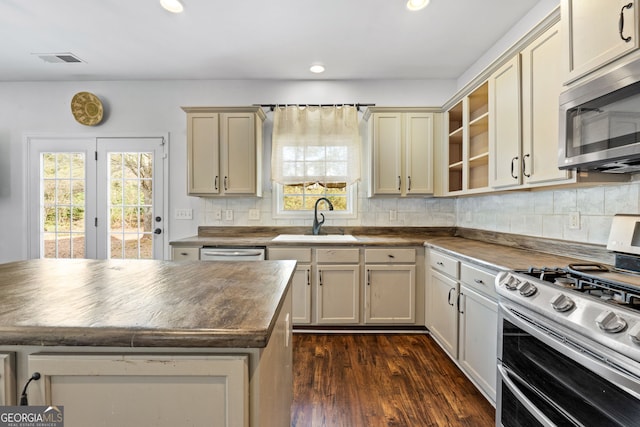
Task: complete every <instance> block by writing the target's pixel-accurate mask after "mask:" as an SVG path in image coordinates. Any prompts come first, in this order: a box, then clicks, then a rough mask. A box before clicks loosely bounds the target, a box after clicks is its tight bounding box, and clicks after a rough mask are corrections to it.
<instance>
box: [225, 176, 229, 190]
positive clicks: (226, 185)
mask: <svg viewBox="0 0 640 427" xmlns="http://www.w3.org/2000/svg"><path fill="white" fill-rule="evenodd" d="M227 181H228V179H227V177H226V176H225V177H224V191H227Z"/></svg>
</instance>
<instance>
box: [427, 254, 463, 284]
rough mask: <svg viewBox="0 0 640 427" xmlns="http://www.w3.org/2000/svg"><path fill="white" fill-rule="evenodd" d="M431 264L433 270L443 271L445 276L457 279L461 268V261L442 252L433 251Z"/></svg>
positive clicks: (430, 256)
mask: <svg viewBox="0 0 640 427" xmlns="http://www.w3.org/2000/svg"><path fill="white" fill-rule="evenodd" d="M429 263H430V265H431V268H433V269H435V270H438V271H441V272H443V273H444V274H446V275H448V276H451V277H453V278H455V279H457V278H458V277H459V276H458V271H459V267H460V261H458V260H457V259H455V258H453V257H450V256H447V255H444V254H442V253H440V252H436V251H431V252H430V254H429Z"/></svg>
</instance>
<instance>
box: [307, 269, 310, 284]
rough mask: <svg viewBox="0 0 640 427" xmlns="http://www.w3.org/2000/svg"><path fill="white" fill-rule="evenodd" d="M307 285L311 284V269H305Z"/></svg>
mask: <svg viewBox="0 0 640 427" xmlns="http://www.w3.org/2000/svg"><path fill="white" fill-rule="evenodd" d="M307 286H311V270H309V269H307Z"/></svg>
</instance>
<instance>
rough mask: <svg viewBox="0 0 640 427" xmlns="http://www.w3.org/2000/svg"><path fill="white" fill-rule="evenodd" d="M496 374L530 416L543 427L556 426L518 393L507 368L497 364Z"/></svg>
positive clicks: (518, 389) (518, 390)
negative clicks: (497, 373)
mask: <svg viewBox="0 0 640 427" xmlns="http://www.w3.org/2000/svg"><path fill="white" fill-rule="evenodd" d="M498 372H499V375H500V379H501V380H502V382H503V383H504V385H506V386H507V387H508V388H509V390H510V391H511V393H513V394H514V395H515V396H516V398H517V399H518V401H519V402H520V403H521V404H522V405H524V407H525V408H527V410H528V411H529V413H530V414H531V415H533V416H534V417H535V418H536V419H537V420H538V421H540V423H542V425H544V426H545V427H555V426H556V424H555V423H553V422H552V421H551V420H550V419H549V418H547V416H546V415H545V414H543V413H542V411H540V409H538V408H537V407H536V406H535V405H534V404H533V402H531V401H530V400H529V399H528V398H527V396H525V395H524V393H522V392H521V391H520V388H518V385H517V384H516V383H515V382H514V381H513V380H512V379H511V377H510V375H511V374H513V373H512V372H511V371H509V370H508V369H507V368H505V367H504V366H502V364H501V363H498ZM513 375H514V376H517V375H515V374H513Z"/></svg>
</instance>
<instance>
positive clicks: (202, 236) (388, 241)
mask: <svg viewBox="0 0 640 427" xmlns="http://www.w3.org/2000/svg"><path fill="white" fill-rule="evenodd" d="M309 232H310V227H200V228H199V230H198V235H197V236H191V237H185V238H182V239H177V240H173V241H171V245H172V246H174V247H186V246H218V247H223V246H230V247H242V246H264V247H267V246H269V247H282V246H336V245H339V246H422V245H423V244H424V242H425V239H426V238H427V237H429V236H446V235H450V234H452V233H453V228H452V227H413V228H406V227H405V228H393V227H331V226H327V227H323V228H322V232H323V233H326V234H350V235H353V236H354V237H355V238H356V240H355V241H351V242H339V243H336V242H318V241H314V242H287V241H273V238H274V237H276V236H278V235H279V234H309Z"/></svg>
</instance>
